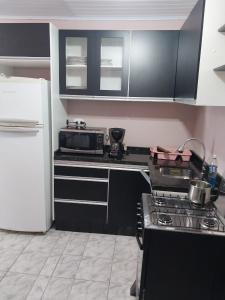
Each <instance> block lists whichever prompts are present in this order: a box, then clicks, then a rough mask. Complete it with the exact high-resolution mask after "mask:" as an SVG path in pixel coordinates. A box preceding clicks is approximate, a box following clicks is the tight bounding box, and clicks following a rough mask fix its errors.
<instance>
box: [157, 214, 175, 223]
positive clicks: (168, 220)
mask: <svg viewBox="0 0 225 300" xmlns="http://www.w3.org/2000/svg"><path fill="white" fill-rule="evenodd" d="M158 222H159V224H161V225H170V224H172V219H171V217H170V216H169V215H166V214H160V215H159V216H158Z"/></svg>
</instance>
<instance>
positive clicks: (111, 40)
mask: <svg viewBox="0 0 225 300" xmlns="http://www.w3.org/2000/svg"><path fill="white" fill-rule="evenodd" d="M128 49H129V32H124V31H95V30H92V31H91V30H89V31H85V30H60V31H59V72H60V93H61V94H72V95H94V96H95V95H102V96H112V95H114V96H127V89H128V62H129V55H128Z"/></svg>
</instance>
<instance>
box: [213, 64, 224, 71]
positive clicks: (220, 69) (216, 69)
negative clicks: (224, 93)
mask: <svg viewBox="0 0 225 300" xmlns="http://www.w3.org/2000/svg"><path fill="white" fill-rule="evenodd" d="M214 71H217V72H219V71H220V72H221V71H225V65H222V66H220V67H217V68H215V69H214Z"/></svg>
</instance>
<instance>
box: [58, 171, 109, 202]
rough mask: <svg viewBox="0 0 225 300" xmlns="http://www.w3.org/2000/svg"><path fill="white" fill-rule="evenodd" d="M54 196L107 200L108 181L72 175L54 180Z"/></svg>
mask: <svg viewBox="0 0 225 300" xmlns="http://www.w3.org/2000/svg"><path fill="white" fill-rule="evenodd" d="M54 191H55V198H60V199H71V200H84V201H97V202H101V201H103V202H107V192H108V182H103V181H89V179H87V180H80V179H79V178H76V177H74V178H73V179H71V178H65V179H55V180H54Z"/></svg>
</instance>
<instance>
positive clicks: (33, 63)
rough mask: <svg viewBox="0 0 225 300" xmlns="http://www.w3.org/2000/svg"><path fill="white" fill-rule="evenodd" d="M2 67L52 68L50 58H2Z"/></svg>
mask: <svg viewBox="0 0 225 300" xmlns="http://www.w3.org/2000/svg"><path fill="white" fill-rule="evenodd" d="M0 65H3V66H9V67H27V68H29V67H30V68H32V67H35V68H43V67H49V66H50V58H49V57H23V56H0Z"/></svg>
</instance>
